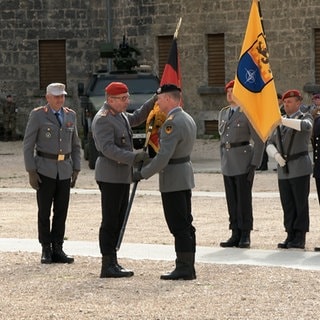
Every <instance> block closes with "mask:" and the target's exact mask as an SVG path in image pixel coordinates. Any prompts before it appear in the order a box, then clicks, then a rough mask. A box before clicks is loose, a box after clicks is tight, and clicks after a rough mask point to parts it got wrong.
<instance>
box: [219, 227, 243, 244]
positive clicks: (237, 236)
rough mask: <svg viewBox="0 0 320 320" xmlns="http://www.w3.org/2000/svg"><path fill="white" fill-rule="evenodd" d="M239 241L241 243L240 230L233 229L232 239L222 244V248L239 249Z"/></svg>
mask: <svg viewBox="0 0 320 320" xmlns="http://www.w3.org/2000/svg"><path fill="white" fill-rule="evenodd" d="M239 241H240V230H239V229H232V234H231V237H230V238H229V239H228V240H227V241H224V242H220V247H223V248H232V247H238V246H239Z"/></svg>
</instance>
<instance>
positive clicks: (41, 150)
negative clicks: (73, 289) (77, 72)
mask: <svg viewBox="0 0 320 320" xmlns="http://www.w3.org/2000/svg"><path fill="white" fill-rule="evenodd" d="M66 94H67V92H66V91H65V85H64V84H62V83H51V84H49V85H48V86H47V91H46V99H47V102H48V103H47V104H46V105H45V106H43V107H38V108H35V109H33V110H32V111H31V113H30V116H29V120H28V123H27V127H26V131H25V135H24V142H23V152H24V163H25V168H26V170H27V172H28V173H29V182H30V185H31V187H32V188H33V189H35V190H37V203H38V236H39V242H40V243H41V245H42V256H41V263H46V264H49V263H52V262H57V263H72V262H73V261H74V259H73V258H72V257H69V256H68V255H66V254H65V253H64V251H63V249H62V245H63V240H64V234H65V223H66V218H67V212H68V206H69V197H70V187H71V188H72V187H74V186H75V183H76V180H77V176H78V173H79V171H80V158H81V155H80V149H81V145H80V141H79V137H78V131H77V125H76V124H77V120H76V113H75V112H74V111H73V110H71V109H69V108H67V107H64V102H65V95H66ZM52 205H53V216H52V226H51V228H50V214H51V206H52Z"/></svg>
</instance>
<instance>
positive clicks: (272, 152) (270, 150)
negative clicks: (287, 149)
mask: <svg viewBox="0 0 320 320" xmlns="http://www.w3.org/2000/svg"><path fill="white" fill-rule="evenodd" d="M266 151H267V154H268V156H269V157H272V158H274V159H275V160H276V161H277V163H278V164H279V166H280V167H284V166H285V165H286V160H285V159H283V157H282V156H281V154H280V153H279V151H278V149H277V148H276V147H275V146H274V145H273V144H268V146H267V148H266Z"/></svg>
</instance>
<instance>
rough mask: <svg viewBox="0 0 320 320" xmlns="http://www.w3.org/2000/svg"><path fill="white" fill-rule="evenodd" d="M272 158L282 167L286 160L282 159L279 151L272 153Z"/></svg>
mask: <svg viewBox="0 0 320 320" xmlns="http://www.w3.org/2000/svg"><path fill="white" fill-rule="evenodd" d="M274 159H275V160H276V161H277V162H278V165H279V166H280V167H284V166H285V165H286V160H284V159H283V158H282V156H281V154H280V153H279V152H277V153H276V154H275V155H274Z"/></svg>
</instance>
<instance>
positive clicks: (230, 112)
mask: <svg viewBox="0 0 320 320" xmlns="http://www.w3.org/2000/svg"><path fill="white" fill-rule="evenodd" d="M233 113H234V110H233V109H231V108H230V110H229V120H230V119H231V117H232V115H233Z"/></svg>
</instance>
